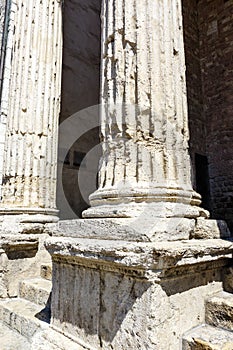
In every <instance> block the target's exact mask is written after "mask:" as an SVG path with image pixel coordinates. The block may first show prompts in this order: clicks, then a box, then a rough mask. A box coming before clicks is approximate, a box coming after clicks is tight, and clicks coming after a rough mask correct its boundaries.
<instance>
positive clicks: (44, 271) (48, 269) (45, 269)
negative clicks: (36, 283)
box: [40, 264, 52, 281]
mask: <svg viewBox="0 0 233 350" xmlns="http://www.w3.org/2000/svg"><path fill="white" fill-rule="evenodd" d="M40 277H41V278H44V279H46V280H48V281H51V279H52V265H49V264H48V265H45V264H42V265H41V268H40Z"/></svg>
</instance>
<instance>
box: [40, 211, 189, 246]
mask: <svg viewBox="0 0 233 350" xmlns="http://www.w3.org/2000/svg"><path fill="white" fill-rule="evenodd" d="M194 228H195V220H192V219H186V218H157V217H154V216H153V212H152V213H151V215H150V216H149V217H148V211H145V212H142V213H141V215H139V216H138V217H135V218H125V219H123V218H115V219H114V218H113V219H110V218H109V219H101V218H99V219H97V218H96V219H88V220H86V219H84V220H82V219H80V220H65V221H59V222H58V223H57V224H55V225H50V224H48V225H46V232H47V233H49V234H52V235H55V236H64V237H67V236H69V237H80V238H94V239H108V240H116V239H119V240H125V241H144V242H153V241H177V240H183V239H189V238H190V237H191V236H192V235H193V232H194Z"/></svg>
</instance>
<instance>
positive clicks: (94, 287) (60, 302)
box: [45, 237, 233, 350]
mask: <svg viewBox="0 0 233 350" xmlns="http://www.w3.org/2000/svg"><path fill="white" fill-rule="evenodd" d="M45 245H46V248H47V249H48V251H49V253H50V254H51V256H52V261H53V294H52V306H51V308H52V319H51V324H52V327H56V329H59V330H60V331H61V332H62V333H64V334H66V335H68V336H71V337H73V338H75V339H76V340H77V343H78V344H79V345H83V348H85V349H104V350H107V349H110V348H111V349H113V350H119V349H124V350H130V349H148V350H154V349H178V348H179V345H180V341H181V338H182V334H183V333H184V332H185V331H187V330H189V329H191V328H192V327H194V326H196V325H198V324H201V323H203V322H204V317H205V312H204V310H205V308H204V303H205V299H206V298H207V297H208V296H209V295H210V294H212V293H215V292H218V291H220V290H222V288H223V286H222V284H223V280H222V276H223V275H224V272H225V270H226V269H227V267H228V265H229V263H230V261H231V258H232V252H233V245H232V242H227V241H224V240H202V241H200V240H192V241H181V242H175V243H174V242H170V243H169V242H158V243H157V244H154V243H142V242H140V243H136V242H122V241H121V242H119V241H113V240H102V241H101V240H95V239H74V238H71V237H52V238H49V239H48V240H47V241H46V243H45Z"/></svg>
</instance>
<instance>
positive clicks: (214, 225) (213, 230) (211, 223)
mask: <svg viewBox="0 0 233 350" xmlns="http://www.w3.org/2000/svg"><path fill="white" fill-rule="evenodd" d="M230 236H231V232H230V230H229V228H228V227H227V224H226V222H225V221H223V220H211V219H208V220H207V219H205V218H197V223H196V225H195V229H194V233H193V235H191V237H192V238H196V239H211V238H229V237H230Z"/></svg>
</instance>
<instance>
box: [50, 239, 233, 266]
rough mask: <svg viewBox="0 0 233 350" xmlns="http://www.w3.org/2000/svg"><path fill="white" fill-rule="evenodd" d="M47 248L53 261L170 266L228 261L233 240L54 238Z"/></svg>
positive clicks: (230, 256)
mask: <svg viewBox="0 0 233 350" xmlns="http://www.w3.org/2000/svg"><path fill="white" fill-rule="evenodd" d="M45 247H46V249H47V250H48V251H49V253H50V254H51V255H52V257H53V260H54V259H59V258H62V259H65V258H66V259H70V258H74V260H80V259H81V260H84V259H85V260H89V261H90V262H92V263H97V262H98V263H100V264H108V265H110V264H115V265H117V266H119V267H124V268H129V269H139V270H161V269H169V268H172V267H182V266H187V265H193V264H199V263H206V262H215V261H217V260H222V259H226V258H227V261H228V260H229V259H231V258H232V252H233V242H231V241H226V240H221V239H211V240H189V241H187V240H184V241H179V242H156V243H145V242H140V243H135V242H125V241H107V240H94V239H83V238H79V239H78V238H70V237H67V238H65V237H51V238H48V239H47V240H46V241H45ZM225 265H226V263H225Z"/></svg>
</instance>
